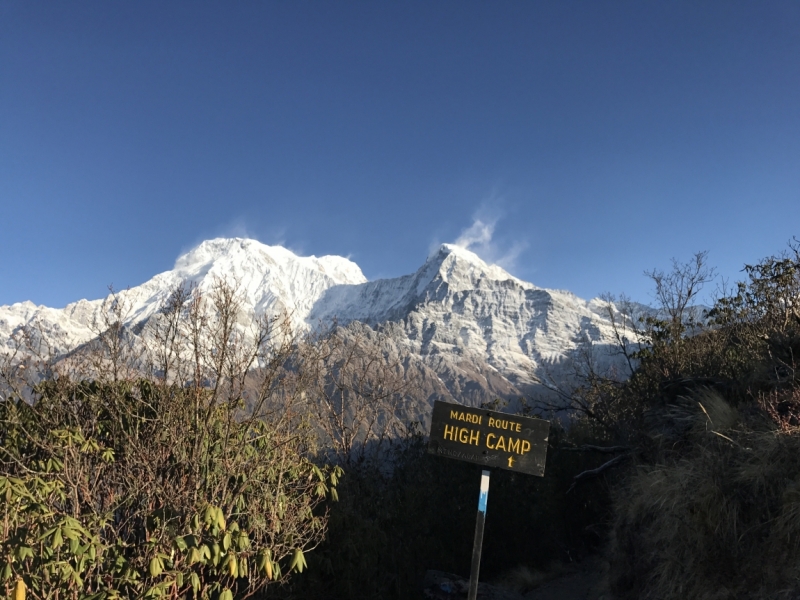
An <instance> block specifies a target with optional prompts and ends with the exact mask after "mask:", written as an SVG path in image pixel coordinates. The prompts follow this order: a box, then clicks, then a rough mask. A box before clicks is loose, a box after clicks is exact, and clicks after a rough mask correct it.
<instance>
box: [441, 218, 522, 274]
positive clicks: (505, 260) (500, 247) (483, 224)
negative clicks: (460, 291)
mask: <svg viewBox="0 0 800 600" xmlns="http://www.w3.org/2000/svg"><path fill="white" fill-rule="evenodd" d="M480 212H486V211H485V210H481V211H479V213H480ZM499 220H500V217H498V216H486V215H482V214H478V215H476V216H474V217H473V219H472V225H470V226H469V227H467V228H466V229H464V230H462V231H461V234H460V235H459V236H458V238H456V241H455V242H453V244H452V245H453V246H457V247H459V248H463V249H464V250H469V251H470V252H473V253H474V254H476V255H478V256H480V257H481V258H482V259H483V260H484V261H485V262H487V263H488V264H492V265H497V266H498V267H502V268H503V269H505V270H506V271H509V272H512V271H513V270H514V267H515V266H516V261H517V258H519V255H520V254H521V253H522V251H523V250H525V248H526V246H527V244H526V243H524V242H514V243H512V244H511V245H510V247H509V246H507V245H506V244H502V243H498V241H497V240H496V238H495V229H496V227H497V222H498V221H499Z"/></svg>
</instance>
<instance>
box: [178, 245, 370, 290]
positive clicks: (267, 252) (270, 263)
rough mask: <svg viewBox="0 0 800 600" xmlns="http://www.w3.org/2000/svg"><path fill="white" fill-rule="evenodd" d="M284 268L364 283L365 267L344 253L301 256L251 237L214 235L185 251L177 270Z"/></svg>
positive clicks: (232, 271) (235, 272)
mask: <svg viewBox="0 0 800 600" xmlns="http://www.w3.org/2000/svg"><path fill="white" fill-rule="evenodd" d="M276 268H277V269H278V270H281V271H284V272H289V271H294V270H296V269H301V270H310V271H316V272H318V273H320V274H322V275H324V276H326V277H329V278H330V279H331V280H333V283H336V284H340V283H363V282H365V281H366V280H367V279H366V277H364V274H363V273H362V272H361V268H360V267H359V266H358V265H357V264H356V263H354V262H353V261H351V260H349V259H347V258H344V257H342V256H332V255H329V256H321V257H316V256H314V255H311V256H298V255H297V254H295V253H294V252H292V251H291V250H289V249H288V248H284V247H283V246H268V245H267V244H263V243H261V242H259V241H258V240H254V239H250V238H240V237H236V238H214V239H211V240H206V241H204V242H202V243H200V244H198V245H197V246H195V247H194V248H193V249H191V250H189V251H188V252H185V253H184V254H182V255H181V256H180V257H178V260H176V261H175V267H174V269H173V271H174V272H176V273H179V274H181V275H182V276H184V277H186V278H189V279H191V278H193V277H194V276H196V275H201V276H202V275H205V274H206V273H209V272H211V271H212V270H213V271H219V272H221V273H222V274H225V273H227V274H232V275H234V276H237V275H238V274H239V272H241V271H242V270H244V271H252V270H255V271H256V272H265V271H270V270H272V269H276Z"/></svg>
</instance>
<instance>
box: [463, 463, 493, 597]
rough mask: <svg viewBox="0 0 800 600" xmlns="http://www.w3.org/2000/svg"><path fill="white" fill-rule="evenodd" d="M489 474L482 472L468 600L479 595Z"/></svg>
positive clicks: (485, 471)
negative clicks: (479, 575)
mask: <svg viewBox="0 0 800 600" xmlns="http://www.w3.org/2000/svg"><path fill="white" fill-rule="evenodd" d="M489 474H490V472H489V471H487V470H483V471H482V472H481V491H480V495H479V496H478V518H477V520H476V522H475V542H474V544H473V545H472V569H471V570H470V574H469V594H468V596H467V600H475V599H476V598H477V597H478V574H479V573H480V570H481V546H482V545H483V524H484V523H485V521H486V501H487V500H488V499H489Z"/></svg>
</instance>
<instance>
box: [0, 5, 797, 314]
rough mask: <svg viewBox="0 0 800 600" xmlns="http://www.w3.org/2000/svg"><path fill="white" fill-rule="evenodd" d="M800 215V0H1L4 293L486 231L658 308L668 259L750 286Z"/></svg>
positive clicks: (547, 267)
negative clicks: (194, 260) (185, 258)
mask: <svg viewBox="0 0 800 600" xmlns="http://www.w3.org/2000/svg"><path fill="white" fill-rule="evenodd" d="M799 217H800V3H797V2H794V1H793V2H763V1H758V2H732V1H729V0H725V1H720V2H711V1H708V2H697V1H695V0H692V1H688V2H681V1H670V2H645V1H640V0H636V1H631V2H596V1H594V0H592V1H586V2H566V1H565V2H549V1H548V2H544V1H542V2H533V1H519V2H504V1H499V2H483V1H482V2H473V1H462V0H459V1H454V2H447V1H435V2H429V1H418V2H414V1H404V2H373V1H369V2H350V1H348V2H302V1H292V2H254V1H252V2H224V3H223V2H142V1H138V0H137V1H136V2H133V1H130V2H123V1H115V2H106V1H102V2H101V1H98V2H46V1H42V2H27V1H19V0H5V1H3V2H2V3H0V304H7V303H12V302H17V301H21V300H28V299H29V300H33V301H34V302H37V303H43V304H47V305H50V306H59V307H60V306H63V305H65V304H66V303H68V302H70V301H74V300H77V299H80V298H84V297H86V298H97V297H100V296H102V295H103V294H104V293H105V291H106V287H107V286H108V285H109V284H113V285H114V286H115V287H117V288H124V287H127V286H134V285H138V284H140V283H142V282H144V281H145V280H147V279H149V278H150V277H151V276H152V275H154V274H156V273H158V272H161V271H164V270H167V269H169V268H171V267H172V264H173V263H174V260H175V258H177V256H178V255H179V254H180V253H181V252H182V251H185V250H187V249H189V248H191V247H192V246H194V245H196V244H197V243H199V242H200V241H202V240H203V239H208V238H211V237H216V236H222V235H225V236H230V235H248V236H250V237H255V238H257V239H259V240H261V241H263V242H265V243H273V244H274V243H281V244H283V245H286V246H287V247H289V248H292V249H294V250H295V251H297V252H299V253H303V254H316V255H322V254H340V255H349V256H350V257H351V258H352V259H353V260H355V261H356V262H357V263H358V264H359V265H360V266H361V267H362V269H363V270H364V272H365V274H366V275H367V277H369V278H371V279H374V278H378V277H390V276H396V275H401V274H404V273H408V272H411V271H413V270H415V269H416V268H417V267H419V266H420V265H421V264H422V262H423V261H424V260H425V258H426V256H427V254H428V252H429V250H430V249H431V247H432V246H433V245H434V244H437V243H440V242H452V241H455V240H457V239H459V238H461V239H462V240H463V239H465V238H468V237H470V235H471V234H480V233H483V234H484V237H483V239H484V243H483V244H478V245H477V246H473V248H474V249H476V250H477V251H478V253H479V254H482V255H484V256H485V257H487V258H489V259H491V260H500V261H502V263H503V264H505V265H507V266H508V268H509V270H510V271H511V272H512V273H514V274H515V275H517V276H519V277H521V278H523V279H526V280H529V281H532V282H534V283H536V284H537V285H540V286H545V287H557V288H562V289H569V290H572V291H574V292H575V293H577V294H579V295H581V296H583V297H591V296H594V295H596V294H598V293H600V292H603V291H610V292H615V293H616V292H627V293H628V294H629V295H631V296H633V297H634V298H637V299H640V300H647V299H648V291H649V286H648V282H647V281H646V279H645V278H644V277H643V276H642V272H643V271H644V270H645V269H650V268H653V267H667V266H668V265H669V261H670V258H671V257H676V258H679V259H685V258H689V257H690V256H691V255H692V254H693V253H694V252H696V251H698V250H708V251H709V253H710V254H709V258H710V262H711V263H712V264H714V265H716V266H717V267H718V269H719V271H720V273H722V274H723V275H725V276H727V277H730V278H732V279H735V278H737V277H740V276H741V274H740V273H739V271H740V269H741V267H742V265H743V264H744V263H745V262H753V261H756V260H757V259H759V258H761V257H763V256H765V255H768V254H772V253H775V252H780V251H781V250H782V249H784V248H785V247H786V242H787V241H788V240H789V239H790V238H791V237H792V236H793V235H800V218H799ZM476 219H478V220H479V221H480V222H481V223H483V224H484V225H491V224H492V223H494V230H493V233H492V236H491V240H490V241H487V240H488V236H486V235H485V234H487V233H488V228H487V227H484V228H483V230H481V227H480V225H478V226H475V225H474V223H475V220H476ZM473 237H480V236H479V235H475V236H473Z"/></svg>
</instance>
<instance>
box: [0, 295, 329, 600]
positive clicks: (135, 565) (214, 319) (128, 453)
mask: <svg viewBox="0 0 800 600" xmlns="http://www.w3.org/2000/svg"><path fill="white" fill-rule="evenodd" d="M205 302H206V300H205V299H203V298H202V296H200V295H199V294H197V295H195V296H194V298H191V297H190V294H188V293H186V292H185V291H184V290H177V291H176V293H175V294H174V295H173V298H172V299H171V300H170V303H168V304H167V305H166V306H165V309H164V311H163V312H162V313H161V314H160V315H159V316H158V317H157V318H155V319H154V320H153V321H152V323H151V324H150V325H149V327H150V328H151V329H148V330H145V331H144V332H142V337H141V338H139V339H134V338H132V337H131V333H130V332H129V331H127V330H126V329H125V328H123V327H121V326H120V323H121V319H120V318H119V310H120V308H119V304H116V305H112V306H111V309H110V311H109V313H107V321H108V322H107V323H106V324H107V325H108V326H107V327H104V328H103V330H102V331H101V332H100V334H99V336H98V338H97V340H96V341H95V342H94V343H93V344H90V345H88V346H86V347H84V348H82V349H80V350H79V351H77V352H76V353H74V354H73V355H71V356H69V357H66V358H61V359H60V360H59V361H57V362H55V363H52V364H50V365H48V368H49V370H47V369H40V370H39V371H38V372H39V373H43V374H44V377H45V378H44V380H41V381H39V382H38V383H35V385H32V386H29V387H28V388H27V393H28V394H29V395H30V396H31V398H32V400H33V401H32V402H27V401H24V400H22V397H23V393H24V392H25V390H24V388H25V386H24V385H23V383H24V382H23V381H22V380H20V378H19V371H20V368H21V366H20V365H19V364H12V363H10V362H8V363H6V368H5V369H4V375H5V382H6V386H7V387H6V390H7V391H6V393H5V396H4V398H3V399H2V401H0V498H2V503H3V506H2V511H3V524H2V526H3V532H2V540H0V579H2V581H3V582H4V584H5V587H6V592H7V593H9V594H10V592H11V589H12V587H13V588H15V589H16V588H20V587H21V588H24V589H27V591H28V592H29V593H30V594H31V596H33V597H34V598H64V597H70V598H98V599H103V598H116V597H124V598H151V597H169V598H179V597H191V598H219V599H221V600H226V599H228V600H231V599H232V598H233V597H239V598H244V597H248V596H251V595H253V594H255V593H258V592H260V591H263V590H264V589H265V588H266V586H268V585H270V584H272V583H281V582H285V581H287V579H288V578H289V575H290V573H293V572H298V573H299V572H302V571H303V570H304V569H305V567H306V554H305V553H306V552H308V550H310V549H312V548H314V547H315V546H316V545H317V544H319V543H320V541H321V540H322V539H323V538H324V535H325V531H326V523H327V516H326V512H325V510H324V507H323V506H322V505H321V503H322V502H323V501H324V499H325V497H326V496H328V495H329V494H335V487H334V486H335V485H336V484H337V482H338V477H339V476H341V470H340V469H339V468H330V467H320V466H318V465H317V464H315V463H314V462H312V460H311V458H312V457H314V456H316V454H317V448H316V446H315V440H316V434H315V432H314V431H313V430H312V428H311V427H310V425H309V421H308V418H307V411H306V408H305V406H304V404H303V402H304V401H303V394H302V389H303V388H302V381H301V379H302V378H301V374H298V373H297V372H296V371H293V370H292V369H289V368H286V364H287V362H291V353H292V345H291V344H290V343H288V342H286V341H285V336H282V335H281V331H279V330H275V329H274V325H275V323H274V322H271V321H266V320H265V321H262V322H260V323H259V327H256V328H255V329H254V330H253V331H251V332H249V333H242V332H241V330H240V329H239V328H238V325H239V324H241V322H242V319H241V318H240V315H239V314H238V311H237V306H236V297H235V294H233V293H232V292H231V289H230V288H228V287H226V286H224V285H222V284H220V287H219V288H218V289H217V290H215V294H214V295H212V297H211V299H210V302H209V304H205ZM148 336H149V337H148ZM156 359H159V360H158V361H157V360H156ZM15 374H16V375H17V379H16V380H15V379H14V376H15ZM80 374H83V375H84V377H83V378H79V377H77V376H76V375H80Z"/></svg>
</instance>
